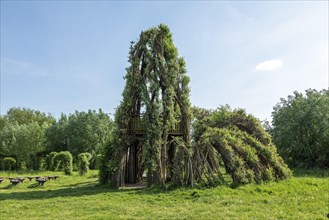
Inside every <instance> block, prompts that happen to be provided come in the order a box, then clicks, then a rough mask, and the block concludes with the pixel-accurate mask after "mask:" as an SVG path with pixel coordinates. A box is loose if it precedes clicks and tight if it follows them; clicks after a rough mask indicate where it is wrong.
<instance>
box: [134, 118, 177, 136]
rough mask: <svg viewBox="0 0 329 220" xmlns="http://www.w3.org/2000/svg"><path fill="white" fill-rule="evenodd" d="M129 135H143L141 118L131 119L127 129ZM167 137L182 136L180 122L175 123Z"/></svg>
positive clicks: (143, 129)
mask: <svg viewBox="0 0 329 220" xmlns="http://www.w3.org/2000/svg"><path fill="white" fill-rule="evenodd" d="M128 131H129V133H130V134H145V132H146V128H145V125H143V121H142V118H141V117H134V118H132V119H131V121H130V124H129V129H128ZM168 134H169V135H182V134H183V129H182V124H181V122H180V121H177V122H175V123H174V124H173V125H172V126H171V128H170V129H169V131H168Z"/></svg>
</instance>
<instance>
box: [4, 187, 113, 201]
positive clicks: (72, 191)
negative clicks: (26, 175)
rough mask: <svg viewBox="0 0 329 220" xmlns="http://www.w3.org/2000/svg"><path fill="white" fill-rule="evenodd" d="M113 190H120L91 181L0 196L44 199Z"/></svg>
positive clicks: (17, 198)
mask: <svg viewBox="0 0 329 220" xmlns="http://www.w3.org/2000/svg"><path fill="white" fill-rule="evenodd" d="M9 188H11V187H9ZM9 188H8V189H9ZM29 188H39V186H37V185H35V184H32V185H30V186H29ZM40 188H42V187H40ZM3 189H4V188H3ZM112 191H113V192H117V191H118V190H113V189H109V188H105V187H102V186H99V185H97V184H94V183H90V184H87V185H86V184H85V185H84V186H80V187H75V188H71V187H69V188H60V189H55V190H37V191H29V192H12V193H3V194H2V195H1V196H0V201H1V200H9V199H10V200H44V199H50V198H56V197H80V196H86V195H97V194H100V193H105V192H112Z"/></svg>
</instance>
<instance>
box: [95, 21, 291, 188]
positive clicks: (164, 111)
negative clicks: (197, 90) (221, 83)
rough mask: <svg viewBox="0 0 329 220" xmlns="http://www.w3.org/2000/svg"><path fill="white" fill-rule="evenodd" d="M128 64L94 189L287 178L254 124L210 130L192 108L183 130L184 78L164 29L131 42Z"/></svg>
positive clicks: (186, 109) (187, 105)
mask: <svg viewBox="0 0 329 220" xmlns="http://www.w3.org/2000/svg"><path fill="white" fill-rule="evenodd" d="M129 63H130V66H129V67H128V68H127V69H126V70H127V73H126V76H125V79H126V86H125V88H124V91H123V94H122V95H123V100H122V102H121V103H120V105H119V106H118V108H117V110H116V113H115V124H116V128H115V130H114V134H113V138H112V140H111V142H110V144H109V145H108V146H107V147H106V149H105V152H104V155H103V160H102V163H101V166H100V173H99V176H100V182H101V183H110V184H112V185H113V186H114V187H120V186H124V185H125V184H132V183H137V182H141V181H142V180H143V176H144V175H146V176H147V183H148V185H149V186H150V185H153V184H165V183H168V182H170V183H173V184H176V185H191V186H194V185H195V184H196V183H198V184H212V183H220V182H224V178H223V170H226V172H227V173H228V174H230V175H231V177H232V180H233V182H234V183H238V184H240V183H248V182H253V181H255V182H261V181H262V180H265V181H266V180H272V179H283V178H286V177H288V176H289V169H288V168H287V167H286V165H285V164H284V163H283V161H282V159H281V158H280V157H279V156H278V155H277V154H276V152H275V147H273V146H272V145H271V143H270V139H269V138H268V136H266V134H265V131H264V130H262V129H261V126H258V124H257V125H256V127H255V126H254V125H252V123H254V122H255V121H252V123H251V127H248V126H249V125H246V126H247V127H248V128H250V129H246V127H243V126H238V125H240V124H241V121H239V120H240V119H236V120H233V119H232V120H231V121H230V123H229V122H227V123H226V124H225V123H224V125H225V126H224V125H222V124H221V123H220V124H221V125H218V126H216V125H214V123H208V122H209V121H211V120H210V119H209V117H210V116H209V114H210V113H209V112H208V113H207V114H206V115H207V117H205V115H204V114H203V113H202V112H203V111H201V110H200V109H199V110H196V108H194V110H195V111H194V113H195V115H196V116H197V117H195V116H194V117H193V121H194V123H193V124H194V125H195V126H194V128H193V129H191V128H192V123H191V118H192V110H191V107H190V102H189V94H190V90H189V86H188V84H189V81H190V79H189V77H188V75H187V71H186V68H185V61H184V59H183V58H181V57H178V51H177V49H176V47H175V46H174V44H173V40H172V35H171V33H170V30H169V28H168V27H167V26H165V25H159V26H157V27H153V28H150V29H148V30H146V31H143V32H142V33H141V34H140V38H139V40H138V41H137V42H132V43H131V47H130V52H129ZM206 112H207V111H206ZM211 115H212V114H211ZM244 118H246V117H242V118H241V120H242V121H243V120H244ZM247 121H248V120H247ZM236 123H237V124H238V125H236ZM239 123H240V124H239ZM242 124H243V123H242ZM235 125H236V126H235ZM222 126H224V127H222ZM225 127H227V128H228V129H230V130H231V131H230V132H226V131H227V130H225ZM216 129H224V130H216ZM192 133H193V140H192V139H191V134H192ZM226 135H228V136H226Z"/></svg>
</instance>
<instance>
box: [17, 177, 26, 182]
mask: <svg viewBox="0 0 329 220" xmlns="http://www.w3.org/2000/svg"><path fill="white" fill-rule="evenodd" d="M16 179H18V180H19V181H20V182H21V183H22V182H24V180H25V178H24V177H17V178H16Z"/></svg>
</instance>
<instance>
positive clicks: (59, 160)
mask: <svg viewBox="0 0 329 220" xmlns="http://www.w3.org/2000/svg"><path fill="white" fill-rule="evenodd" d="M51 166H52V168H53V170H54V171H58V170H63V171H64V173H65V174H66V175H71V174H72V171H73V157H72V154H71V153H70V152H69V151H61V152H59V153H57V154H55V155H54V157H53V158H52V160H51Z"/></svg>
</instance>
